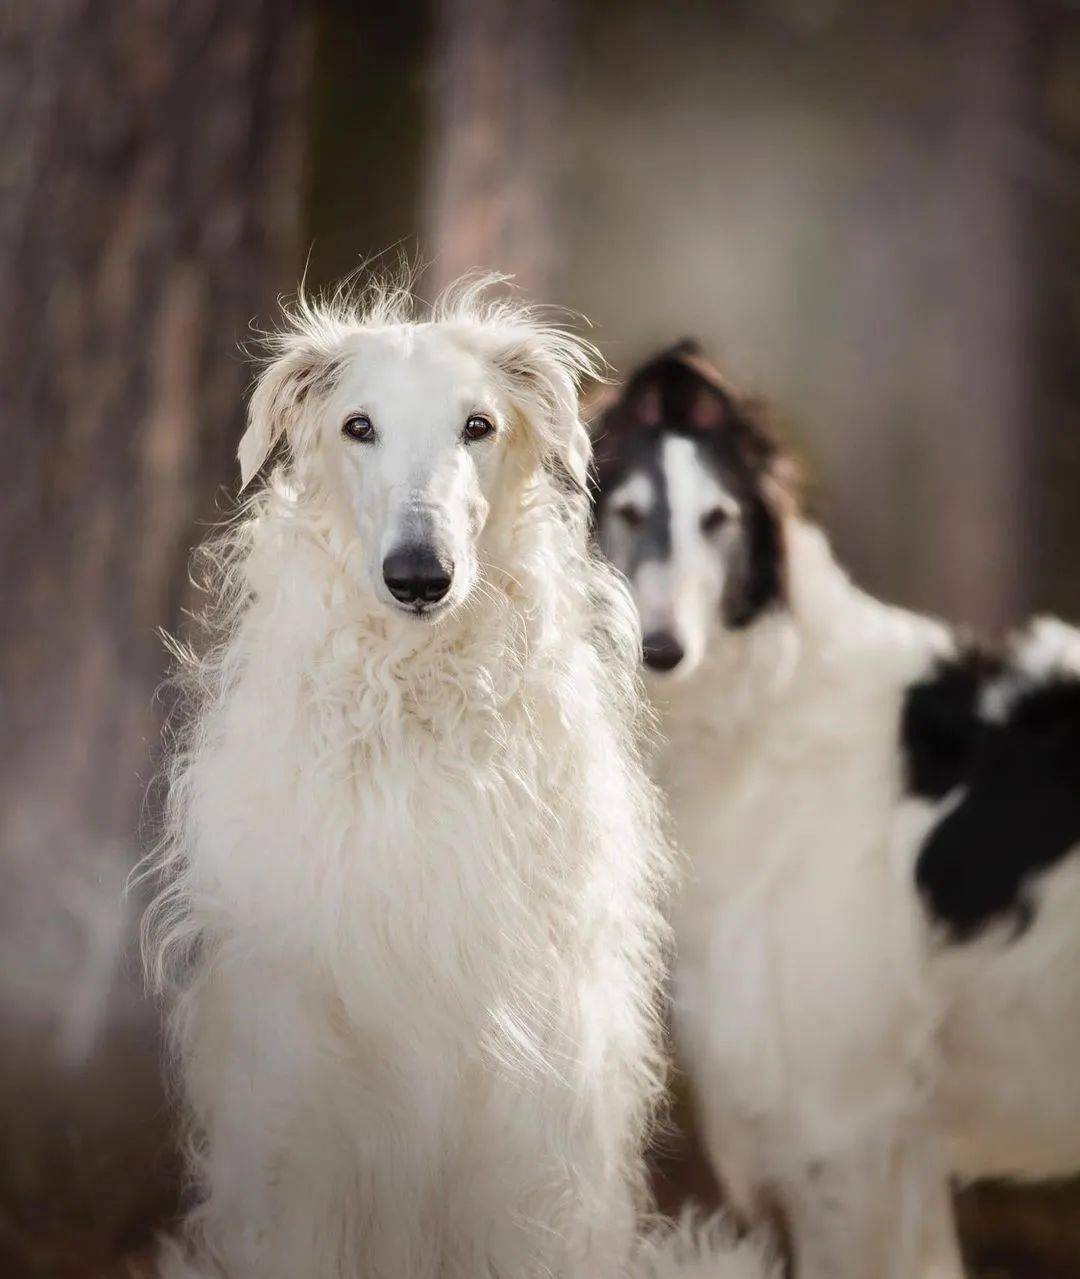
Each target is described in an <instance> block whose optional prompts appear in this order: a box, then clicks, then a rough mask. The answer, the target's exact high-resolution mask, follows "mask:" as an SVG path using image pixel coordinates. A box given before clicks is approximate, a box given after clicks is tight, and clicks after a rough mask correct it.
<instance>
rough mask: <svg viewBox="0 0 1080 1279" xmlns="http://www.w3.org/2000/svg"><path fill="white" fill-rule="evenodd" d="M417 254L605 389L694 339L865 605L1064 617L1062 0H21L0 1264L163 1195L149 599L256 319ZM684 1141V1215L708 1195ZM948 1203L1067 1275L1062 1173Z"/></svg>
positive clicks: (1069, 450) (0, 761)
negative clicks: (576, 331)
mask: <svg viewBox="0 0 1080 1279" xmlns="http://www.w3.org/2000/svg"><path fill="white" fill-rule="evenodd" d="M393 246H399V247H400V248H401V249H403V250H404V251H405V252H406V253H407V254H410V255H419V256H420V258H421V259H422V260H423V261H424V262H426V263H428V264H429V268H428V270H427V272H426V274H425V276H424V277H423V280H422V282H421V291H422V292H424V293H427V294H430V293H432V292H434V291H435V290H436V289H437V288H438V287H439V286H440V285H441V284H443V283H446V282H447V281H448V280H450V279H452V278H453V277H454V276H456V275H457V274H458V273H459V272H461V271H463V270H466V269H471V268H474V267H487V268H496V269H499V270H503V271H508V272H512V273H514V274H515V275H516V276H517V279H518V281H519V283H520V285H521V286H522V288H523V289H524V290H525V291H526V292H527V293H528V294H530V295H532V296H535V297H536V298H539V299H542V300H545V301H552V302H558V303H561V304H563V305H566V306H569V307H572V308H575V309H576V310H578V311H581V312H583V313H584V314H585V315H587V316H588V317H589V319H590V320H591V321H592V322H593V324H594V325H595V328H594V329H593V330H592V337H593V338H594V339H595V340H596V342H597V343H598V344H599V345H600V347H601V348H602V349H603V351H604V352H605V354H606V355H607V356H608V357H609V359H610V360H611V361H612V363H613V365H614V366H615V368H616V370H618V371H621V372H624V373H625V372H627V371H629V369H630V368H632V366H633V364H634V362H635V361H636V360H638V359H639V358H641V357H643V356H645V355H648V354H649V353H650V352H651V350H652V349H653V348H654V347H656V346H657V345H658V344H661V343H667V342H670V341H672V340H674V339H676V338H679V337H682V336H684V335H686V334H695V335H697V336H699V337H701V338H702V339H703V340H704V341H705V342H706V343H707V345H708V346H709V347H710V349H711V351H712V353H713V355H714V356H715V357H716V359H717V361H718V362H719V363H720V366H721V367H722V368H723V369H724V370H725V372H726V373H727V374H728V376H729V377H730V379H731V380H732V382H733V383H734V384H735V385H736V386H738V387H741V388H743V389H745V390H747V391H750V392H754V393H759V394H761V395H763V396H764V397H765V398H767V399H768V400H769V401H770V402H771V403H772V405H773V407H774V412H775V415H776V417H777V418H778V420H779V422H780V423H781V425H782V427H783V428H784V430H785V431H786V432H787V434H788V435H789V437H790V438H791V439H792V440H793V441H794V442H795V443H796V444H797V446H798V448H799V450H800V452H801V454H802V456H803V458H804V459H805V461H806V465H807V472H808V475H809V477H810V486H811V491H812V494H813V497H814V502H815V506H816V508H817V509H818V511H819V512H820V513H821V514H822V516H823V518H824V519H825V520H826V522H827V523H828V525H829V527H830V528H831V529H832V531H833V533H834V535H835V539H836V542H837V544H838V547H839V551H840V554H841V556H842V558H843V559H844V560H845V561H846V562H847V563H848V564H849V565H850V566H851V568H852V569H853V571H854V572H855V574H856V576H857V577H858V578H859V580H860V581H861V582H863V583H864V584H865V585H866V586H868V587H870V588H871V589H873V590H874V591H877V592H879V593H881V594H883V595H884V596H886V597H888V598H890V599H893V600H896V601H898V602H902V603H905V604H909V605H913V606H916V607H919V608H925V609H930V610H933V611H935V612H939V613H941V614H944V615H945V616H947V617H949V618H951V619H954V620H957V621H960V622H963V623H965V624H968V625H971V626H972V627H975V628H978V629H980V630H983V631H986V632H988V633H992V632H995V631H997V630H998V629H1000V628H1001V627H1003V626H1005V625H1008V624H1010V623H1012V622H1013V621H1015V620H1016V619H1018V618H1020V617H1021V616H1023V615H1024V614H1025V613H1027V612H1028V611H1030V610H1032V609H1038V610H1049V611H1054V612H1058V613H1061V614H1063V615H1064V616H1066V617H1069V618H1071V619H1073V620H1080V576H1078V574H1077V572H1076V562H1077V550H1078V547H1080V503H1078V501H1077V496H1078V494H1080V429H1078V409H1080V368H1078V365H1077V361H1076V353H1077V337H1078V329H1080V7H1078V6H1077V4H1076V3H1074V2H1070V0H728V2H727V3H713V4H708V3H704V2H695V0H685V2H679V0H673V2H671V3H667V4H664V5H658V4H653V3H645V2H644V0H620V2H619V3H616V2H615V0H517V3H513V4H511V3H503V4H500V3H497V2H496V0H428V2H427V3H416V4H411V5H410V4H404V5H398V6H392V5H387V4H375V3H362V2H361V3H351V4H350V3H345V0H319V2H315V0H311V2H310V3H304V2H303V0H6V3H5V4H4V5H3V7H2V9H0V273H2V275H0V298H2V299H3V306H2V310H0V406H2V416H0V430H2V433H3V437H2V445H3V457H4V462H5V473H6V474H7V475H8V477H9V479H8V482H7V485H6V489H5V492H4V496H3V500H2V503H0V520H2V529H0V557H2V559H0V564H2V567H0V589H2V601H3V613H2V623H0V625H2V640H0V720H2V725H3V733H2V736H0V1274H3V1275H5V1276H12V1277H21V1276H35V1277H36V1276H49V1277H52V1276H60V1277H64V1276H80V1277H82V1276H113V1275H120V1274H126V1273H128V1271H127V1269H126V1267H127V1265H128V1263H129V1262H130V1261H132V1260H133V1259H136V1258H138V1257H139V1256H141V1255H144V1254H145V1250H146V1248H147V1246H148V1243H149V1241H150V1240H151V1237H152V1233H153V1231H154V1230H155V1229H157V1228H159V1227H160V1226H161V1225H162V1224H163V1223H166V1222H167V1221H168V1219H169V1217H170V1215H171V1214H172V1213H173V1212H174V1211H175V1208H176V1204H177V1202H178V1199H177V1196H178V1193H179V1182H178V1175H177V1166H176V1161H175V1158H174V1155H173V1152H172V1138H173V1134H172V1118H171V1113H170V1108H169V1105H168V1100H167V1098H166V1097H165V1095H164V1093H163V1091H162V1088H161V1085H160V1082H159V1070H158V1055H159V1043H158V1036H157V1017H156V1013H155V1011H154V1009H153V1008H152V1007H151V1006H150V1005H148V1003H147V1002H146V1001H145V1000H144V998H143V996H142V994H141V985H140V979H139V974H138V966H137V958H136V945H135V931H136V924H137V918H138V913H139V908H140V903H139V902H138V901H137V900H129V901H124V900H123V899H122V896H121V890H122V887H123V883H124V880H125V877H126V875H127V874H128V872H129V870H130V869H131V867H132V866H133V864H134V863H135V862H136V860H137V859H138V857H139V855H140V852H141V851H142V848H143V843H144V841H145V839H146V834H145V832H146V831H147V830H148V829H149V828H150V826H151V825H152V817H153V811H152V810H153V801H152V800H151V801H150V804H149V809H148V808H147V804H146V798H145V797H146V794H147V787H148V784H149V782H150V779H151V777H152V775H153V768H154V757H155V752H156V749H157V741H158V734H159V727H160V724H159V717H160V708H159V707H157V706H156V705H155V703H154V700H153V698H154V690H155V688H156V686H157V685H158V683H159V681H160V679H161V676H162V672H163V668H164V651H163V648H162V646H161V644H160V642H159V640H158V638H157V636H156V628H158V627H161V626H165V627H169V628H175V627H178V626H179V627H182V624H183V623H182V609H183V607H184V605H185V601H186V599H187V593H188V589H189V588H188V586H187V583H186V578H185V561H186V557H187V554H188V550H189V548H190V547H191V545H192V544H193V543H194V542H195V541H196V540H198V539H199V537H200V536H201V535H202V529H203V528H204V527H205V524H206V523H207V521H209V520H212V519H214V518H216V516H217V515H218V514H219V513H220V512H221V511H222V510H223V509H225V508H226V506H227V498H226V496H225V495H224V494H225V489H226V487H231V486H233V485H234V483H235V478H236V477H235V468H234V462H233V458H234V453H235V447H236V442H237V439H238V436H239V430H240V424H241V419H242V412H243V399H244V393H245V388H246V386H247V383H248V379H249V370H248V369H247V367H246V366H245V364H244V361H243V358H242V356H241V354H240V352H239V349H238V344H239V343H240V342H241V341H242V340H243V339H244V338H245V337H246V336H248V335H249V333H250V327H251V325H252V323H253V322H254V323H264V324H265V323H267V322H272V320H273V317H274V310H275V299H276V298H277V297H278V296H279V295H281V294H288V293H289V292H291V291H292V290H293V289H294V288H295V286H296V283H297V281H298V279H299V277H300V274H301V272H302V271H303V269H304V267H305V262H306V263H307V278H308V282H309V284H311V285H313V286H317V285H319V284H322V283H324V282H326V281H328V280H331V279H332V278H334V277H335V276H337V275H339V274H341V273H344V272H347V271H350V270H352V269H354V268H355V267H356V266H357V265H358V263H359V262H360V261H361V260H362V259H364V258H366V257H368V256H370V255H371V254H374V253H378V252H379V251H383V250H387V249H388V248H392V247H393ZM140 823H142V824H140ZM140 830H142V831H143V832H144V833H143V834H141V835H140V833H139V832H140ZM689 1142H690V1138H689V1137H688V1136H687V1137H685V1138H684V1139H676V1138H672V1139H671V1140H670V1141H669V1142H668V1143H667V1144H666V1147H665V1149H664V1151H663V1152H662V1153H661V1154H660V1155H659V1156H658V1159H657V1163H658V1184H659V1185H660V1189H661V1195H662V1197H663V1200H664V1202H665V1203H666V1204H668V1205H671V1204H673V1203H674V1202H676V1201H677V1200H678V1199H679V1198H681V1197H682V1195H683V1194H684V1193H685V1192H686V1189H687V1187H689V1186H693V1187H695V1188H696V1189H697V1190H698V1191H699V1192H700V1193H702V1194H704V1195H706V1196H707V1195H708V1194H710V1193H711V1191H710V1189H709V1186H708V1181H707V1178H706V1177H705V1174H704V1173H703V1171H702V1170H701V1169H700V1168H699V1167H697V1166H695V1165H694V1163H693V1159H692V1154H691V1149H690V1145H689ZM961 1212H962V1219H963V1222H964V1226H965V1233H966V1238H967V1244H968V1248H969V1251H970V1255H971V1260H972V1265H973V1267H974V1268H975V1269H976V1270H977V1271H978V1272H979V1273H980V1274H983V1275H1008V1276H1021V1277H1022V1276H1029V1275H1030V1276H1033V1277H1035V1279H1040V1277H1043V1276H1045V1277H1048V1279H1054V1277H1056V1276H1062V1279H1065V1277H1066V1276H1069V1277H1071V1279H1075V1276H1076V1275H1077V1274H1080V1194H1078V1193H1077V1190H1076V1188H1075V1187H1069V1186H1065V1187H1056V1188H1052V1189H1048V1190H1044V1191H1040V1192H1038V1193H1033V1192H1027V1191H1005V1190H1002V1189H1001V1188H997V1187H983V1188H979V1189H977V1190H975V1191H972V1192H968V1193H967V1194H965V1195H964V1197H963V1199H962V1201H961Z"/></svg>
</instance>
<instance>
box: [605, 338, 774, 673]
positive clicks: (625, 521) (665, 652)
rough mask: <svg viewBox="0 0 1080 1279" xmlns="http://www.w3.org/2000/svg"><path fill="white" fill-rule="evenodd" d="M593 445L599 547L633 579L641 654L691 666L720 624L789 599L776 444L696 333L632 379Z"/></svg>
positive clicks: (674, 666) (667, 666) (660, 665)
mask: <svg viewBox="0 0 1080 1279" xmlns="http://www.w3.org/2000/svg"><path fill="white" fill-rule="evenodd" d="M595 444H596V467H597V485H598V491H597V502H596V525H597V532H598V536H599V541H600V547H601V549H602V551H603V552H604V554H605V555H606V556H607V557H608V559H609V560H611V562H612V563H613V564H614V565H615V567H616V568H618V569H619V570H620V571H621V572H622V573H623V574H624V575H625V576H626V578H627V580H628V581H629V583H630V589H631V591H632V593H633V596H634V601H635V603H636V604H637V608H638V611H639V613H640V615H641V625H642V632H643V634H644V657H645V662H646V664H647V666H648V667H649V668H650V669H651V670H652V671H654V672H658V673H664V674H668V675H669V676H671V677H678V676H685V675H688V674H690V673H691V672H692V671H693V670H694V669H695V668H696V667H697V666H698V664H699V663H700V662H701V659H702V658H703V656H704V655H705V652H706V650H707V647H708V643H709V638H710V635H711V634H712V632H713V629H714V627H727V628H738V627H745V626H748V625H749V624H750V623H751V622H753V621H754V620H755V618H757V617H758V616H759V615H760V614H761V613H762V611H763V610H765V609H767V608H768V607H769V606H770V605H773V604H775V603H777V602H780V601H782V599H783V596H784V538H783V527H782V521H783V512H784V509H785V505H786V502H787V495H786V490H785V486H784V485H783V484H782V483H781V480H780V466H781V463H782V461H783V458H782V456H781V453H780V450H779V449H778V446H777V444H776V442H775V440H774V439H773V438H772V436H771V435H770V434H769V433H768V432H767V431H766V430H765V429H764V428H763V426H762V425H761V424H760V423H759V422H757V421H755V419H754V417H753V415H752V414H751V413H750V411H749V410H748V408H747V407H746V406H745V405H744V404H742V403H740V402H739V401H738V400H737V399H736V398H735V397H734V396H733V395H732V394H731V393H730V391H728V390H727V389H726V388H725V386H724V385H723V383H722V381H721V379H720V376H719V374H718V373H717V372H716V370H715V369H713V368H712V366H711V365H709V364H708V363H707V362H706V361H705V360H704V359H703V358H702V356H701V354H700V352H699V350H698V348H697V346H696V344H694V343H693V342H682V343H679V344H678V345H677V346H674V347H672V348H671V349H670V350H668V351H665V352H663V353H662V354H661V355H659V356H657V357H656V358H655V359H653V360H651V361H650V362H649V363H648V364H645V365H644V366H643V367H642V368H640V369H639V370H638V371H637V372H636V373H635V374H634V375H633V377H631V379H630V380H629V382H628V383H627V385H626V387H625V389H624V390H623V391H622V393H621V395H620V396H619V398H618V400H617V401H616V402H615V403H614V404H613V405H612V406H611V407H610V408H608V409H607V411H606V412H605V413H604V414H603V416H602V417H601V419H600V421H599V423H598V427H597V430H596V432H595Z"/></svg>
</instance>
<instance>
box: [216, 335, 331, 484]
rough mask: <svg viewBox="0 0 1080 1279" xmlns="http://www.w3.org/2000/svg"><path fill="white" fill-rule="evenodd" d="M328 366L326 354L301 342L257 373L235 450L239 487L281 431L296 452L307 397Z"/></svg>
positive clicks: (263, 459)
mask: <svg viewBox="0 0 1080 1279" xmlns="http://www.w3.org/2000/svg"><path fill="white" fill-rule="evenodd" d="M329 370H330V364H329V361H328V360H327V358H326V357H325V355H323V354H321V353H319V352H317V351H315V350H314V349H312V347H311V346H310V345H309V344H308V343H307V342H304V343H302V344H301V343H297V344H296V345H294V346H292V347H290V349H288V350H286V351H284V352H283V353H282V354H281V355H279V356H278V357H277V358H276V359H275V360H274V361H273V362H272V363H270V364H268V365H267V366H266V368H265V369H264V370H263V371H262V373H260V375H259V378H258V381H257V382H256V383H255V389H254V391H253V392H252V395H251V400H250V402H249V404H248V424H247V429H246V430H245V431H244V434H243V435H242V436H241V438H240V445H239V447H238V449H237V451H236V455H237V458H238V459H239V461H240V489H241V491H243V490H244V489H246V488H247V486H248V485H249V484H250V483H251V481H252V480H253V479H254V478H255V476H256V475H257V474H258V472H259V470H260V469H261V468H262V466H263V464H264V463H265V462H266V459H267V458H268V457H269V456H270V454H271V452H272V451H273V448H274V445H275V444H277V442H278V440H279V439H281V437H282V436H283V435H284V436H285V439H286V441H287V442H288V445H289V447H290V449H291V450H293V452H294V453H295V451H296V449H297V445H298V438H297V435H298V425H299V420H300V416H301V413H302V412H303V409H304V407H305V403H306V401H307V398H308V396H309V395H310V393H311V392H312V391H313V390H315V389H316V388H317V387H318V386H319V385H320V384H321V383H324V382H325V380H326V378H327V375H328V373H329Z"/></svg>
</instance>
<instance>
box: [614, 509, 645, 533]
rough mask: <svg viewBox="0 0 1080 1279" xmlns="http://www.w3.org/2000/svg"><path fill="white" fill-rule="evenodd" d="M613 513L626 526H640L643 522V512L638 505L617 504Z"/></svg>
mask: <svg viewBox="0 0 1080 1279" xmlns="http://www.w3.org/2000/svg"><path fill="white" fill-rule="evenodd" d="M615 514H616V515H617V516H618V517H619V519H620V520H622V522H623V523H624V524H625V525H626V527H627V528H640V527H641V526H642V524H644V523H645V512H644V511H643V510H642V509H641V507H640V506H617V507H616V508H615Z"/></svg>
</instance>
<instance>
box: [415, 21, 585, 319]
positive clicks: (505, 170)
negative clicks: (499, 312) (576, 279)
mask: <svg viewBox="0 0 1080 1279" xmlns="http://www.w3.org/2000/svg"><path fill="white" fill-rule="evenodd" d="M568 21H569V19H568V12H567V4H566V3H565V0H521V3H519V4H516V5H507V4H501V3H499V0H441V3H440V4H439V6H438V23H437V30H436V37H435V48H436V49H437V50H438V51H439V56H440V61H439V64H438V66H437V68H436V75H435V80H434V85H433V94H434V101H433V117H434V118H433V129H432V150H431V164H430V168H431V192H430V197H429V201H428V203H429V212H428V233H427V240H428V245H429V248H430V252H431V255H432V268H431V284H432V287H433V288H435V289H438V288H441V287H443V286H444V285H446V284H448V283H450V282H451V281H452V280H455V279H457V277H458V276H460V275H461V274H463V273H464V272H466V271H473V270H476V269H477V268H481V269H484V270H497V271H507V272H510V273H511V274H513V275H514V276H515V277H516V279H517V281H518V283H519V284H520V285H521V286H522V287H523V288H524V289H525V290H526V292H527V293H529V294H530V295H531V296H533V297H540V298H543V297H545V296H546V295H547V294H548V292H549V290H550V289H551V288H552V285H553V284H554V282H555V270H556V266H557V262H556V240H555V231H556V225H557V221H556V219H557V215H558V204H559V187H560V179H561V178H562V176H563V175H562V173H561V170H560V159H561V158H562V157H563V156H564V154H565V137H564V136H563V135H562V133H561V130H560V117H561V107H562V104H563V99H564V94H565V88H566V74H567V67H566V48H567V43H568V42H567V39H566V34H567V25H568Z"/></svg>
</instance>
